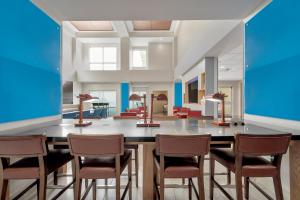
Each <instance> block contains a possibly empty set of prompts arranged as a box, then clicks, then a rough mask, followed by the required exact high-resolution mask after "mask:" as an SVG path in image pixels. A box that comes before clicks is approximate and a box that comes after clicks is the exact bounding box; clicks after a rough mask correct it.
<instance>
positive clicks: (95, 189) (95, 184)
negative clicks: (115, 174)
mask: <svg viewBox="0 0 300 200" xmlns="http://www.w3.org/2000/svg"><path fill="white" fill-rule="evenodd" d="M92 184H93V200H96V199H97V180H95V179H94V180H93V183H92Z"/></svg>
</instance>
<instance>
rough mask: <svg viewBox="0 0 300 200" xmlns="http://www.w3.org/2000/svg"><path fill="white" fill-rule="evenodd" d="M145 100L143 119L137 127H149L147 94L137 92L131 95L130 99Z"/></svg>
mask: <svg viewBox="0 0 300 200" xmlns="http://www.w3.org/2000/svg"><path fill="white" fill-rule="evenodd" d="M142 99H143V100H144V114H143V119H144V120H143V121H142V122H137V123H136V126H137V127H148V123H147V105H146V94H144V95H143V96H139V95H137V94H132V95H131V96H130V97H129V101H141V100H142Z"/></svg>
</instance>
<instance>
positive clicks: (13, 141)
mask: <svg viewBox="0 0 300 200" xmlns="http://www.w3.org/2000/svg"><path fill="white" fill-rule="evenodd" d="M46 139H47V138H46V137H45V136H43V135H32V136H1V137H0V157H2V158H5V157H38V156H45V155H47V147H46Z"/></svg>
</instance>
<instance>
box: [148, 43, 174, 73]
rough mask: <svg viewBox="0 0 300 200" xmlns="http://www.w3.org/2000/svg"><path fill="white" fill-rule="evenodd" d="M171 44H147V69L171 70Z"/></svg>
mask: <svg viewBox="0 0 300 200" xmlns="http://www.w3.org/2000/svg"><path fill="white" fill-rule="evenodd" d="M172 48H173V46H172V43H149V46H148V55H149V61H148V64H149V69H154V70H162V69H164V70H171V69H172V68H173V65H172V58H173V55H172Z"/></svg>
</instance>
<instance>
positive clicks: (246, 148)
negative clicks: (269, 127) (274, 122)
mask: <svg viewBox="0 0 300 200" xmlns="http://www.w3.org/2000/svg"><path fill="white" fill-rule="evenodd" d="M290 139H291V134H274V135H265V134H236V135H235V144H234V148H233V149H211V150H210V199H211V200H212V199H213V189H214V186H215V185H216V186H217V187H218V188H219V189H220V190H221V192H223V194H224V195H225V196H226V197H227V198H228V199H233V197H232V196H231V195H230V194H229V193H228V192H226V190H224V188H222V186H221V185H220V184H219V183H218V182H217V181H216V180H215V178H214V175H215V161H217V162H218V163H220V164H221V165H223V166H224V167H226V168H227V169H228V170H230V171H232V172H233V173H235V183H236V199H237V200H243V184H242V178H243V177H244V185H245V194H244V196H245V199H249V184H250V183H251V184H252V185H253V186H254V187H255V188H256V189H258V191H260V192H261V193H262V194H263V195H264V196H265V197H266V198H268V199H272V198H271V197H270V196H269V195H268V194H267V193H266V192H265V191H263V190H262V188H260V187H259V186H258V185H257V184H256V183H254V182H253V181H251V180H250V178H251V177H271V178H273V182H274V188H275V195H276V199H277V200H283V193H282V186H281V177H280V167H281V160H282V156H283V154H285V153H286V151H287V149H288V146H289V142H290ZM266 157H268V159H266Z"/></svg>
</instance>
